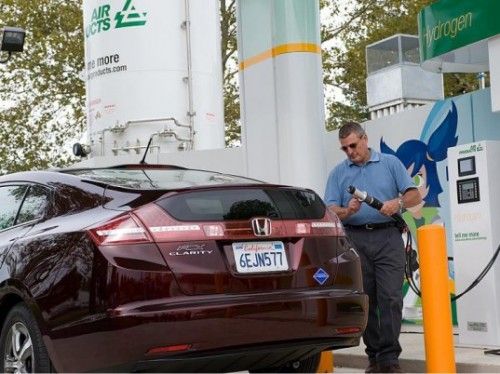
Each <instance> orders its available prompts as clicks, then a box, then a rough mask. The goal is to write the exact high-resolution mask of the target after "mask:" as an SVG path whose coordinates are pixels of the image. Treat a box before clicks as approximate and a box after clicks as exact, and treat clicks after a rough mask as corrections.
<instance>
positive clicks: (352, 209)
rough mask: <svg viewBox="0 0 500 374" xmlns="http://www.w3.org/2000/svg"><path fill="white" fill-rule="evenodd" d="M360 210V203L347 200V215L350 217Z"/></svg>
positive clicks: (352, 199)
mask: <svg viewBox="0 0 500 374" xmlns="http://www.w3.org/2000/svg"><path fill="white" fill-rule="evenodd" d="M360 208H361V201H359V200H358V199H356V198H354V197H353V198H351V200H349V204H347V210H348V211H349V215H350V216H352V215H353V214H354V213H356V212H357V211H358V210H359V209H360Z"/></svg>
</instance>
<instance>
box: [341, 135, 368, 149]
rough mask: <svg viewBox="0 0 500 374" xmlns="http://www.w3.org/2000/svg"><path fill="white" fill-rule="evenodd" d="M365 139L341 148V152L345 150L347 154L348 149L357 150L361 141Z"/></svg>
mask: <svg viewBox="0 0 500 374" xmlns="http://www.w3.org/2000/svg"><path fill="white" fill-rule="evenodd" d="M363 138H364V136H362V137H360V138H359V140H358V141H357V142H356V143H351V144H347V145H344V146H342V147H340V149H341V150H343V151H344V152H347V149H348V148H351V149H356V147H357V146H358V144H359V141H360V140H361V139H363Z"/></svg>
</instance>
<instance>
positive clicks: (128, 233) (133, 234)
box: [89, 213, 151, 245]
mask: <svg viewBox="0 0 500 374" xmlns="http://www.w3.org/2000/svg"><path fill="white" fill-rule="evenodd" d="M89 232H90V235H91V237H92V239H93V240H94V241H95V243H96V244H97V245H106V244H117V243H148V242H151V238H150V236H149V234H148V232H147V230H146V229H145V228H144V227H143V226H142V225H141V224H140V223H139V222H138V221H137V220H136V219H135V218H134V217H133V216H132V215H130V214H128V213H127V214H124V215H122V216H120V217H117V218H115V219H113V220H111V221H108V222H106V223H105V224H103V225H100V226H98V227H94V228H91V229H90V230H89Z"/></svg>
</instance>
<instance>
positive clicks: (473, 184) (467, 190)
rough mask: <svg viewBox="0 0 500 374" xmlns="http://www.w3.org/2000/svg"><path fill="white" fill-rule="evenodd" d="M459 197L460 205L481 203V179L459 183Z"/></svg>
mask: <svg viewBox="0 0 500 374" xmlns="http://www.w3.org/2000/svg"><path fill="white" fill-rule="evenodd" d="M457 197H458V203H459V204H463V203H470V202H473V201H479V178H471V179H463V180H460V181H457Z"/></svg>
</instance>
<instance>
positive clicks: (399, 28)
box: [0, 0, 477, 174]
mask: <svg viewBox="0 0 500 374" xmlns="http://www.w3.org/2000/svg"><path fill="white" fill-rule="evenodd" d="M219 1H220V11H221V36H222V38H221V42H222V56H221V57H222V67H223V77H224V113H225V121H226V144H227V145H229V146H234V145H238V144H239V142H240V132H241V121H240V105H239V104H240V103H239V86H238V58H237V43H236V34H237V32H236V30H237V26H236V3H237V0H219ZM432 1H433V0H353V1H351V2H348V1H338V0H320V6H321V14H322V24H321V40H322V49H323V55H322V57H323V68H324V85H325V92H326V97H327V127H328V128H329V129H333V128H336V127H338V126H339V124H341V123H342V122H344V121H346V120H358V121H363V120H365V119H367V118H368V111H367V107H366V88H365V79H366V68H365V47H366V46H367V45H368V44H371V43H373V42H376V41H379V40H381V39H384V38H386V37H389V36H392V35H394V34H396V33H407V34H414V35H416V33H417V14H418V12H419V11H420V9H422V8H423V7H424V6H426V5H428V4H430V3H431V2H432ZM81 6H82V0H36V1H34V0H2V2H1V3H0V26H4V25H8V26H19V27H23V28H24V29H25V30H26V31H27V37H26V45H25V52H24V53H22V54H17V55H15V56H14V57H13V58H12V60H11V61H10V62H9V63H8V64H6V65H0V144H1V145H0V174H2V173H6V172H13V171H19V170H28V169H43V168H47V167H54V166H63V165H65V164H67V163H69V162H71V161H73V160H72V158H71V157H72V156H71V155H70V152H69V150H68V149H67V147H65V145H67V144H68V143H70V142H71V140H74V139H77V138H78V137H79V136H80V134H81V133H82V131H83V130H84V126H85V107H84V106H85V88H84V82H83V81H82V80H80V78H79V76H80V73H81V72H82V71H83V69H84V58H83V51H84V49H83V25H82V10H81ZM476 88H477V83H476V81H475V79H474V77H473V76H471V75H465V74H447V75H446V76H445V95H446V96H447V97H448V96H454V95H457V94H461V93H464V92H469V91H472V90H474V89H476Z"/></svg>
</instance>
